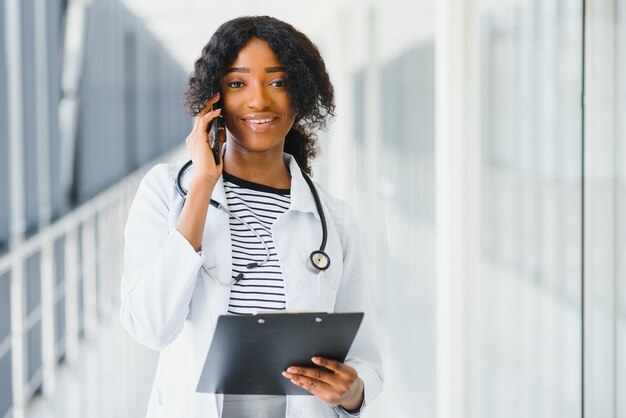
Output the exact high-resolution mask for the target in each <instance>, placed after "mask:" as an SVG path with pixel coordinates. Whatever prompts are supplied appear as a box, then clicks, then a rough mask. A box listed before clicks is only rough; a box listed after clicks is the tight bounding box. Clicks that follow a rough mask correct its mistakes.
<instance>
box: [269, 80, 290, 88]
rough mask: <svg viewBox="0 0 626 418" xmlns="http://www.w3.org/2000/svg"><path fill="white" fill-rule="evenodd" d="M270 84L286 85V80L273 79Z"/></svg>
mask: <svg viewBox="0 0 626 418" xmlns="http://www.w3.org/2000/svg"><path fill="white" fill-rule="evenodd" d="M270 85H271V86H274V87H286V86H287V82H285V80H275V81H272V82H271V83H270Z"/></svg>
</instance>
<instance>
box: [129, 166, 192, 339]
mask: <svg viewBox="0 0 626 418" xmlns="http://www.w3.org/2000/svg"><path fill="white" fill-rule="evenodd" d="M171 188H172V185H171V181H170V178H169V168H168V166H167V165H166V164H160V165H157V166H155V167H154V168H152V169H151V170H150V171H149V172H148V173H147V174H146V176H145V177H144V178H143V180H142V181H141V184H140V185H139V189H138V191H137V195H136V196H135V199H134V201H133V203H132V205H131V208H130V212H129V215H128V220H127V222H126V230H125V241H124V273H123V275H122V283H121V292H122V295H121V296H122V303H121V308H120V319H121V321H122V323H123V324H124V326H125V327H126V329H127V330H128V332H129V333H130V334H131V335H132V336H133V337H134V338H135V339H136V340H137V341H139V342H140V343H142V344H144V345H146V346H147V347H150V348H152V349H155V350H161V349H163V348H164V347H166V346H167V345H168V344H169V343H171V342H172V341H173V340H174V339H175V338H176V336H177V335H178V334H179V333H180V331H181V330H182V328H183V325H184V323H185V319H186V317H187V314H188V312H189V303H190V301H191V296H192V293H193V289H194V286H195V283H196V281H197V278H198V276H199V275H198V271H199V269H200V267H201V266H202V262H203V261H204V260H203V256H202V254H199V253H197V252H196V251H195V250H194V248H193V247H192V246H191V244H189V242H188V241H187V240H186V239H185V237H183V236H182V235H181V234H180V233H179V232H178V231H177V230H176V228H171V230H170V227H169V226H168V225H169V223H168V219H169V212H170V210H171V209H172V208H170V207H169V206H170V204H171V203H170V202H171V194H172V192H171Z"/></svg>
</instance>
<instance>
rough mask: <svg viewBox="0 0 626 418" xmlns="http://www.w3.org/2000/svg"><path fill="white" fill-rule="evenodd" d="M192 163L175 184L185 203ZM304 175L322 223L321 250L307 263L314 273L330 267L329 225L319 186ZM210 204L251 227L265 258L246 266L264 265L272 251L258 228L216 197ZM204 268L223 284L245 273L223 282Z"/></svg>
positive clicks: (235, 281)
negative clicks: (186, 177)
mask: <svg viewBox="0 0 626 418" xmlns="http://www.w3.org/2000/svg"><path fill="white" fill-rule="evenodd" d="M192 164H193V161H192V160H189V161H187V162H186V163H185V164H183V166H182V167H181V168H180V170H179V171H178V174H177V175H176V181H175V184H174V186H175V187H176V190H177V191H178V193H179V194H180V196H181V197H182V198H183V204H184V202H185V200H186V199H187V192H188V191H187V190H185V189H184V188H183V186H182V177H183V175H184V174H185V172H186V171H187V170H188V169H189V168H190V167H191V165H192ZM302 177H304V180H305V181H306V183H307V185H308V186H309V189H310V190H311V194H312V195H313V200H314V201H315V208H316V209H317V213H318V216H319V218H320V223H321V226H322V243H321V244H320V248H319V250H316V251H313V252H312V253H311V255H310V256H309V258H308V259H307V261H306V265H307V268H308V269H309V270H310V271H311V272H312V273H315V274H319V273H321V272H322V271H325V270H326V269H328V267H330V257H328V255H327V254H326V253H325V252H324V250H325V249H326V242H327V239H328V227H327V225H326V216H325V215H324V209H323V208H322V202H321V200H320V197H319V194H318V193H317V188H316V187H315V185H314V184H313V181H312V180H311V178H310V177H309V176H308V175H307V174H306V173H305V172H304V171H302ZM209 204H210V205H211V206H213V207H214V208H216V209H218V210H221V211H222V212H224V213H226V214H228V215H229V216H232V217H233V218H235V219H237V220H238V221H239V222H241V223H242V224H244V225H245V226H246V228H248V229H250V230H251V231H252V232H253V233H254V234H255V235H256V237H257V238H258V240H259V241H260V242H261V244H262V245H263V247H264V248H265V258H264V259H263V261H261V262H253V263H249V264H248V265H247V266H246V267H247V268H254V267H258V266H262V265H264V264H265V263H267V261H268V260H269V258H270V255H271V252H270V250H269V247H268V246H267V243H266V242H265V240H263V238H262V237H261V235H260V234H259V233H258V232H257V230H256V229H254V228H252V227H251V226H250V224H248V223H247V222H246V221H244V220H243V219H242V218H240V217H239V216H237V215H236V214H234V213H232V212H231V211H230V210H228V208H226V207H224V206H223V205H222V204H220V203H219V202H217V201H215V200H214V199H210V200H209ZM203 267H204V266H203ZM204 270H205V271H206V272H207V274H208V275H209V276H210V277H211V278H212V279H213V280H214V281H215V282H217V283H218V284H220V285H222V286H232V285H233V284H235V283H237V282H238V281H239V280H241V278H242V277H243V275H242V274H241V273H240V274H239V275H238V276H237V278H235V279H231V282H223V281H221V280H218V279H217V278H215V277H214V276H213V275H212V274H211V273H210V272H209V271H208V269H207V268H206V267H204Z"/></svg>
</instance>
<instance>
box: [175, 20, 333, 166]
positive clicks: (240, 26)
mask: <svg viewBox="0 0 626 418" xmlns="http://www.w3.org/2000/svg"><path fill="white" fill-rule="evenodd" d="M251 38H259V39H262V40H265V41H267V43H268V44H269V47H270V48H271V49H272V50H273V51H274V53H275V54H276V55H277V56H278V60H279V61H280V62H281V64H282V65H283V67H285V72H286V73H287V76H286V78H287V94H288V96H289V101H290V104H291V107H292V108H293V109H294V110H295V112H296V119H295V122H294V124H293V126H292V128H291V130H290V131H289V132H288V133H287V136H286V138H285V152H287V153H289V154H291V155H293V156H294V158H295V159H296V161H297V163H298V165H299V166H300V167H301V168H302V169H303V170H304V171H305V172H306V173H308V174H311V165H310V162H311V160H313V158H315V157H316V156H317V154H318V147H317V136H316V134H315V130H316V129H323V128H325V127H326V126H327V122H328V119H329V118H333V117H334V116H335V93H334V88H333V85H332V83H331V82H330V78H329V76H328V71H327V70H326V65H325V64H324V60H323V59H322V56H321V55H320V53H319V50H318V49H317V47H316V46H315V44H313V42H311V40H310V39H309V38H307V37H306V35H304V34H303V33H301V32H300V31H298V30H297V29H295V28H294V27H293V26H291V25H290V24H288V23H285V22H283V21H281V20H278V19H276V18H273V17H270V16H244V17H238V18H236V19H233V20H229V21H228V22H226V23H223V24H222V25H221V26H220V27H219V28H218V29H217V31H216V32H215V33H214V34H213V36H212V37H211V39H210V40H209V43H208V44H207V45H206V46H205V47H204V48H203V49H202V55H201V56H200V58H198V59H197V60H196V62H195V66H194V71H193V73H192V74H191V77H190V78H189V87H188V89H187V91H186V93H185V107H186V108H187V111H188V112H189V113H190V114H191V115H192V116H195V115H197V114H198V112H199V111H200V110H201V109H202V108H203V107H204V103H205V102H206V101H207V100H208V99H209V98H211V97H212V96H213V95H214V94H215V93H217V92H218V91H219V89H220V83H221V80H222V78H223V77H224V76H225V75H226V73H227V71H228V68H229V67H230V65H231V64H232V63H233V61H234V60H235V59H236V58H237V55H238V54H239V51H240V50H241V49H242V48H243V47H244V46H245V45H246V44H247V43H248V41H249V40H250V39H251Z"/></svg>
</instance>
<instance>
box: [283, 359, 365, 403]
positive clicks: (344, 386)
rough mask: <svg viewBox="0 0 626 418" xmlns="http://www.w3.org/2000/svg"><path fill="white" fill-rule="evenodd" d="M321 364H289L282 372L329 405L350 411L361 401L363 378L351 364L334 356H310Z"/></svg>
mask: <svg viewBox="0 0 626 418" xmlns="http://www.w3.org/2000/svg"><path fill="white" fill-rule="evenodd" d="M311 361H313V363H314V364H317V365H318V366H322V367H323V368H313V367H302V366H290V367H289V368H287V371H285V372H283V376H285V377H286V378H287V379H290V380H291V382H292V383H293V384H294V385H297V386H300V387H301V388H303V389H305V390H307V391H309V392H310V393H312V394H313V395H315V396H317V397H318V398H320V399H321V400H323V401H324V402H326V403H327V404H329V405H332V406H337V405H341V406H342V407H343V408H344V409H346V410H348V411H352V410H355V409H359V408H360V407H361V404H362V403H363V381H362V380H361V378H360V377H359V375H358V373H357V372H356V370H355V369H354V368H353V367H350V366H348V365H347V364H345V363H341V362H339V361H336V360H329V359H326V358H323V357H313V358H312V359H311Z"/></svg>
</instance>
